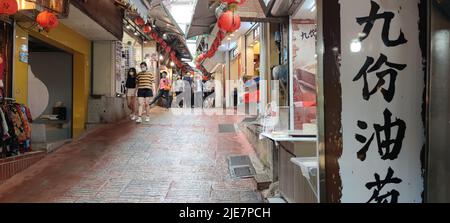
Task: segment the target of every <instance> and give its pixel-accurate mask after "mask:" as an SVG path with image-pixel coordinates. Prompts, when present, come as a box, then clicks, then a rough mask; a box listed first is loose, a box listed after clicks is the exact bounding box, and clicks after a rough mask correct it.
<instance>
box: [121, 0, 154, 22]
mask: <svg viewBox="0 0 450 223" xmlns="http://www.w3.org/2000/svg"><path fill="white" fill-rule="evenodd" d="M124 1H125V2H126V3H128V4H130V6H131V7H132V8H133V9H135V10H136V12H137V13H138V14H139V16H140V17H141V18H143V19H144V21H145V22H147V15H148V13H149V8H148V6H147V5H146V4H145V3H144V1H145V0H124Z"/></svg>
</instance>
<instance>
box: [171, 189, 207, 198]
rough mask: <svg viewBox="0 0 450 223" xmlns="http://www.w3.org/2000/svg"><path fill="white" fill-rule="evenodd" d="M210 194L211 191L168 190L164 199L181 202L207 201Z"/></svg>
mask: <svg viewBox="0 0 450 223" xmlns="http://www.w3.org/2000/svg"><path fill="white" fill-rule="evenodd" d="M210 193H211V190H184V189H179V190H170V191H169V192H168V193H167V196H166V197H165V199H169V200H170V199H177V200H182V201H185V200H188V199H200V200H208V199H209V198H210Z"/></svg>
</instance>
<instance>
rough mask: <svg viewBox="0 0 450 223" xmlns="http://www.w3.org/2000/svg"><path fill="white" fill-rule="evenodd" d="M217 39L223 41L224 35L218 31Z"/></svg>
mask: <svg viewBox="0 0 450 223" xmlns="http://www.w3.org/2000/svg"><path fill="white" fill-rule="evenodd" d="M217 38H219V40H220V41H222V40H223V39H225V33H224V32H222V31H220V30H219V32H217Z"/></svg>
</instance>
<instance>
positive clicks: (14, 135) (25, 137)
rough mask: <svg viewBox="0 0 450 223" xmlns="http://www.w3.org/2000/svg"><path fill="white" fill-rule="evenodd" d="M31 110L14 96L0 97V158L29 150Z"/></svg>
mask: <svg viewBox="0 0 450 223" xmlns="http://www.w3.org/2000/svg"><path fill="white" fill-rule="evenodd" d="M31 123H32V118H31V112H30V110H29V108H28V107H27V106H25V105H22V104H19V103H17V102H16V99H14V98H8V97H4V98H3V97H0V158H7V157H12V156H17V155H20V154H24V153H27V152H31V151H32V150H31Z"/></svg>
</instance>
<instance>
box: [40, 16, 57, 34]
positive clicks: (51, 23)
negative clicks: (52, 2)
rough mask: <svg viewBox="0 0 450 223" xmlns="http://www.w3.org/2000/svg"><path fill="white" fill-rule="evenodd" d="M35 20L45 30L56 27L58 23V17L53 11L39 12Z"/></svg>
mask: <svg viewBox="0 0 450 223" xmlns="http://www.w3.org/2000/svg"><path fill="white" fill-rule="evenodd" d="M36 22H37V23H38V24H39V26H41V27H42V28H43V29H44V30H45V31H47V32H50V30H51V29H54V28H56V27H57V26H58V24H59V21H58V17H57V16H56V15H55V14H54V13H52V12H48V11H43V12H41V13H39V15H38V16H37V17H36Z"/></svg>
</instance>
